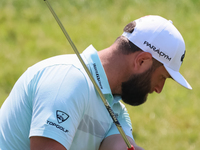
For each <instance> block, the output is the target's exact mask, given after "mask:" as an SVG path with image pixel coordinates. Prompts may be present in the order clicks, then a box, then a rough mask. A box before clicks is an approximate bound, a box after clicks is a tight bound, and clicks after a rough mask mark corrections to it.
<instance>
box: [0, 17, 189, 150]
mask: <svg viewBox="0 0 200 150" xmlns="http://www.w3.org/2000/svg"><path fill="white" fill-rule="evenodd" d="M81 56H82V58H83V59H84V61H85V63H86V65H87V66H88V68H89V69H90V71H91V73H92V75H93V76H94V78H95V80H96V82H97V84H98V85H99V87H100V89H101V90H102V92H103V94H104V96H105V98H106V99H107V100H108V102H109V104H110V106H111V108H112V109H113V111H114V113H115V114H116V116H117V118H118V120H119V122H120V123H121V125H122V128H123V129H124V131H125V134H126V135H127V137H128V139H129V140H130V142H131V144H132V145H133V146H134V147H135V149H136V150H143V148H141V147H139V146H137V145H136V144H135V142H134V139H133V136H132V127H131V121H130V118H129V115H128V113H127V111H126V108H125V106H124V105H123V104H122V103H121V102H119V100H121V99H122V100H123V101H124V102H125V103H127V104H130V105H133V106H137V105H140V104H142V103H144V102H145V101H146V99H147V96H148V94H149V93H152V92H154V91H155V92H157V93H160V92H161V91H162V88H163V86H164V83H165V80H166V79H167V78H172V79H174V80H175V81H177V82H178V83H179V84H181V85H183V86H184V87H186V88H188V89H192V88H191V86H190V85H189V84H188V82H187V81H186V80H185V79H184V78H183V76H182V75H181V74H180V73H179V68H180V66H181V64H182V62H183V59H184V56H185V44H184V40H183V38H182V36H181V34H180V33H179V31H178V30H177V29H176V28H175V27H174V26H173V24H172V22H171V21H168V20H166V19H164V18H162V17H160V16H146V17H142V18H139V19H137V20H135V21H133V22H131V23H130V24H128V25H127V26H126V27H125V28H124V33H123V35H122V36H120V37H118V38H117V40H116V41H115V42H114V44H113V45H111V46H110V47H108V48H106V49H104V50H102V51H99V52H97V51H96V50H95V48H94V47H93V46H89V47H88V48H87V49H86V50H85V51H84V52H83V53H82V55H81ZM78 148H81V149H84V150H94V149H96V150H98V149H99V150H123V149H124V150H125V149H126V144H125V142H124V141H123V139H122V137H121V135H120V134H119V132H118V130H117V128H116V127H115V125H114V124H113V122H112V119H111V117H110V116H109V114H108V112H107V110H106V109H105V106H104V104H103V102H102V101H101V99H100V97H99V95H98V93H97V92H96V91H95V88H94V86H93V84H92V82H91V81H90V79H89V78H88V76H87V74H86V72H85V71H84V69H83V67H82V65H81V64H80V62H79V60H78V59H77V57H76V56H75V55H62V56H56V57H53V58H49V59H47V60H43V61H41V62H39V63H37V64H35V65H34V66H32V67H30V68H28V70H27V71H26V72H25V73H24V74H23V75H22V76H21V77H20V78H19V80H18V81H17V82H16V84H15V85H14V87H13V89H12V91H11V93H10V95H9V96H8V98H7V99H6V101H5V102H4V104H3V105H2V108H1V114H0V149H1V150H12V149H20V150H23V149H26V150H27V149H31V150H46V149H48V150H49V149H51V150H66V149H67V150H75V149H78Z"/></svg>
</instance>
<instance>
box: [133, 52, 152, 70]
mask: <svg viewBox="0 0 200 150" xmlns="http://www.w3.org/2000/svg"><path fill="white" fill-rule="evenodd" d="M152 64H153V59H152V55H151V54H150V53H148V52H141V53H139V54H138V55H137V56H136V57H135V61H134V70H135V73H142V72H144V71H146V70H148V69H149V68H150V67H151V66H152Z"/></svg>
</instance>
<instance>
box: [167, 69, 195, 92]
mask: <svg viewBox="0 0 200 150" xmlns="http://www.w3.org/2000/svg"><path fill="white" fill-rule="evenodd" d="M164 67H165V69H166V70H167V71H168V73H169V74H170V75H171V77H172V78H173V79H174V80H175V81H176V82H178V83H179V84H180V85H182V86H184V87H185V88H187V89H190V90H191V89H192V87H191V86H190V84H189V83H188V82H187V81H186V80H185V78H184V77H183V76H182V75H181V74H180V73H179V72H177V71H174V70H172V69H171V68H169V67H167V66H165V65H164Z"/></svg>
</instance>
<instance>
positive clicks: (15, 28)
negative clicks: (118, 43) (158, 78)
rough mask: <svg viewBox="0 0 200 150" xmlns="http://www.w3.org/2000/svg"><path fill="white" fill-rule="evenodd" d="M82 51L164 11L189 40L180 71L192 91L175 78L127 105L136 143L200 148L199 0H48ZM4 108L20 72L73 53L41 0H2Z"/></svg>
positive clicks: (0, 95)
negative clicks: (141, 101) (135, 104)
mask: <svg viewBox="0 0 200 150" xmlns="http://www.w3.org/2000/svg"><path fill="white" fill-rule="evenodd" d="M49 1H50V3H51V5H52V6H53V8H54V10H55V11H56V13H57V15H58V17H59V18H60V20H61V21H62V23H63V25H64V26H65V28H66V30H67V31H68V33H69V35H70V36H71V38H72V40H73V42H74V43H75V45H76V46H77V48H78V50H79V51H80V52H82V51H83V50H84V49H85V48H86V47H87V46H88V45H90V44H93V45H94V47H95V48H97V49H98V50H101V49H103V48H106V47H108V46H109V45H111V44H112V43H113V42H114V40H115V39H116V38H117V37H118V36H119V35H121V34H122V31H123V28H124V26H125V25H126V24H127V23H129V22H131V21H132V20H134V19H137V18H139V17H141V16H145V15H149V14H153V15H160V16H163V17H165V18H167V19H170V20H172V21H173V23H174V25H175V26H176V27H177V28H178V29H179V31H180V32H181V33H182V35H183V37H184V39H185V43H186V51H187V52H186V57H185V59H184V62H183V65H182V68H181V70H180V72H181V73H182V74H183V75H184V77H185V78H186V79H187V80H188V81H189V83H191V85H192V87H193V90H192V91H189V90H186V89H185V88H183V87H181V86H180V85H178V84H177V83H175V82H174V81H172V80H169V81H167V82H166V85H165V87H164V89H163V92H162V93H161V94H152V95H149V98H148V101H147V102H146V103H145V104H144V105H141V106H138V107H131V106H127V109H128V111H129V113H130V117H131V119H132V124H133V135H134V137H135V140H136V143H138V144H139V145H141V146H142V147H144V148H145V149H148V150H155V149H157V150H160V149H162V150H169V149H176V150H179V149H180V150H186V149H187V150H196V149H198V148H199V147H200V142H199V141H200V134H199V131H200V127H199V124H200V121H199V116H200V110H199V109H198V106H200V101H199V97H200V94H199V91H198V89H199V83H200V78H199V77H198V72H199V71H200V68H199V65H198V60H199V54H200V52H199V51H198V50H199V49H200V45H199V41H198V40H199V39H200V19H199V14H200V10H199V6H200V1H199V0H177V1H175V0H99V1H97V0H66V1H61V0H56V1H52V0H49ZM0 48H1V50H0V68H1V70H0V106H1V105H2V103H3V101H4V100H5V99H6V97H7V96H8V95H9V93H10V91H11V89H12V87H13V85H14V83H15V82H16V80H17V79H18V78H19V77H20V75H21V74H22V73H23V72H24V71H25V70H26V69H27V68H28V67H29V66H31V65H33V64H34V63H36V62H38V61H40V60H42V59H45V58H48V57H51V56H55V55H60V54H65V53H73V50H72V48H71V47H70V45H69V44H68V42H67V41H66V39H65V37H64V35H63V33H62V32H61V30H60V28H59V26H58V25H57V23H56V21H55V20H54V18H53V16H52V15H51V13H50V11H49V10H48V8H47V6H46V4H45V2H44V1H42V0H40V1H39V0H33V1H30V0H19V1H16V0H1V1H0Z"/></svg>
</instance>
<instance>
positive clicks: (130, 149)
mask: <svg viewBox="0 0 200 150" xmlns="http://www.w3.org/2000/svg"><path fill="white" fill-rule="evenodd" d="M44 1H45V2H46V4H47V6H48V8H49V10H50V11H51V13H52V15H53V16H54V18H55V20H56V21H57V23H58V25H59V26H60V28H61V30H62V31H63V33H64V35H65V37H66V38H67V40H68V42H69V43H70V45H71V47H72V49H73V50H74V52H75V54H76V55H77V57H78V59H79V60H80V62H81V64H82V65H83V67H84V69H85V71H86V73H87V74H88V76H89V78H90V80H91V81H92V83H93V84H94V87H95V88H96V90H97V92H98V94H99V95H100V97H101V99H102V101H103V103H104V105H105V107H106V108H107V110H108V112H109V114H110V116H111V118H112V120H113V122H114V123H115V125H116V127H117V129H118V130H119V132H120V134H121V136H122V138H123V139H124V141H125V143H126V145H127V147H128V150H134V147H133V146H132V145H131V144H130V142H129V140H128V138H127V136H126V134H125V133H124V130H123V129H122V126H121V125H120V123H119V121H118V119H117V118H116V116H115V115H114V112H113V110H112V109H111V107H110V105H109V103H108V102H107V100H106V99H105V97H104V95H103V93H102V92H101V90H100V88H99V86H98V85H97V83H96V81H95V80H94V78H93V76H92V74H91V73H90V71H89V69H88V68H87V66H86V64H85V63H84V61H83V59H82V57H81V56H80V53H79V52H78V50H77V48H76V46H75V45H74V43H73V42H72V40H71V38H70V36H69V35H68V33H67V31H66V30H65V28H64V26H63V25H62V23H61V21H60V20H59V18H58V16H57V15H56V13H55V12H54V10H53V8H52V7H51V5H50V3H49V2H48V0H44Z"/></svg>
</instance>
